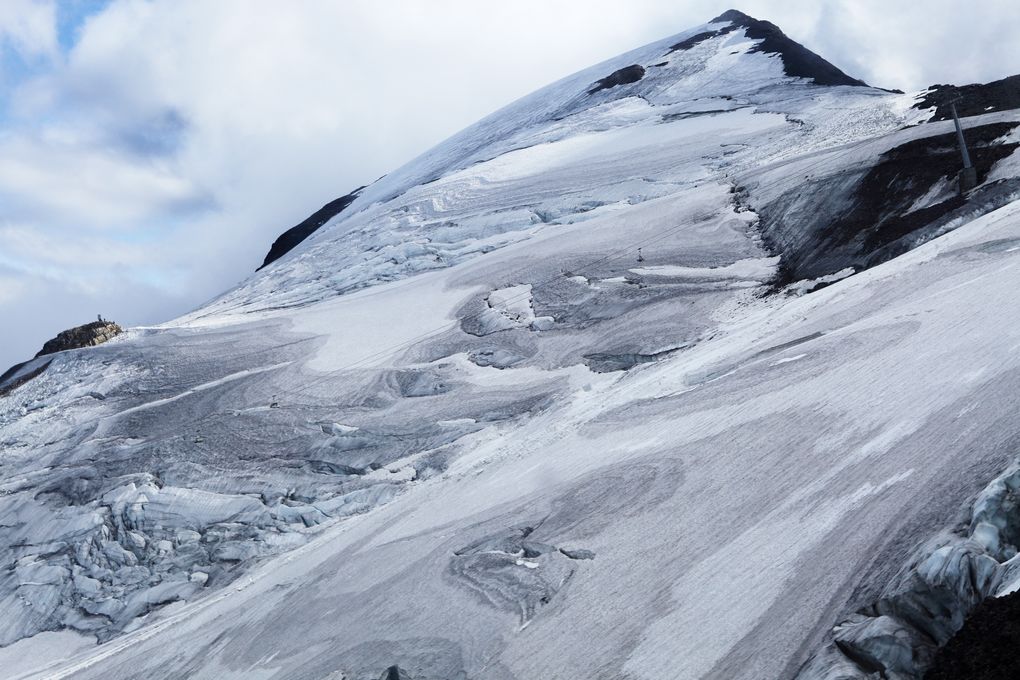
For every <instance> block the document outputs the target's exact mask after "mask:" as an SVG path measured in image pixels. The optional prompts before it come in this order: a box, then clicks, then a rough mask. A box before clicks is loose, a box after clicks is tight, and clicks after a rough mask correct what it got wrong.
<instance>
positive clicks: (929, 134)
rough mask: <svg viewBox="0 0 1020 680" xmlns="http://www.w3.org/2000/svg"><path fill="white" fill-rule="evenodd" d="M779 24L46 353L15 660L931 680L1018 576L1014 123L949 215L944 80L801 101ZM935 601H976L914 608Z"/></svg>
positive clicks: (7, 626) (547, 111) (602, 82)
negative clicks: (146, 319)
mask: <svg viewBox="0 0 1020 680" xmlns="http://www.w3.org/2000/svg"><path fill="white" fill-rule="evenodd" d="M754 22H755V20H751V19H750V18H749V17H746V16H745V15H740V14H739V13H727V14H726V15H723V16H722V17H719V18H718V19H716V20H713V21H712V22H710V23H708V24H705V25H703V26H699V27H695V28H693V29H690V30H689V31H686V32H684V33H681V34H678V35H676V36H672V37H670V38H668V39H665V40H662V41H659V42H656V43H653V44H651V45H648V46H646V47H643V48H640V49H638V50H635V51H633V52H631V53H628V54H625V55H621V56H620V57H618V58H615V59H613V60H610V61H608V62H605V63H603V64H599V65H597V66H594V67H592V68H590V69H587V70H585V71H582V72H580V73H578V74H576V75H574V76H571V77H568V78H566V79H565V80H562V81H560V82H558V83H555V84H553V85H550V86H549V87H547V88H545V89H543V90H540V91H538V92H536V93H535V94H533V95H530V96H529V97H526V98H525V99H523V100H520V101H518V102H516V103H514V104H511V105H510V106H509V107H507V108H505V109H503V110H501V111H498V112H496V113H495V114H493V115H491V116H489V117H488V118H486V119H484V120H482V121H480V122H479V123H478V124H476V125H475V126H473V127H471V128H468V129H467V130H465V131H464V132H462V133H460V134H458V135H456V136H454V137H453V138H451V139H449V140H447V141H446V142H444V143H442V144H440V145H439V146H438V147H436V148H435V149H433V150H431V151H429V152H427V153H426V154H424V155H423V156H421V157H420V158H418V159H415V160H413V161H412V162H411V163H409V164H408V165H406V166H404V167H403V168H400V169H398V170H396V171H394V172H393V173H391V174H389V175H387V176H385V177H383V178H381V179H379V180H377V181H376V182H375V183H373V184H370V185H368V186H366V187H364V188H362V189H360V190H358V191H356V192H354V193H352V194H350V195H348V196H345V197H344V199H343V202H342V208H340V209H339V212H336V213H335V214H333V216H332V217H328V218H327V217H324V218H323V219H320V220H316V221H315V222H314V224H312V223H309V224H311V225H312V226H315V225H318V226H317V227H316V228H314V229H312V230H311V231H310V232H309V234H308V235H307V237H304V236H305V234H304V231H309V229H305V230H304V231H302V234H301V235H302V237H303V240H300V241H298V242H296V243H291V242H288V243H287V244H286V245H287V246H290V249H289V250H288V251H287V252H285V253H284V254H282V255H281V256H279V257H277V258H276V259H273V260H272V261H270V260H269V259H268V258H267V262H266V263H265V264H264V266H263V267H262V268H260V270H259V271H258V272H257V273H255V274H253V275H252V276H251V277H249V278H248V279H246V280H245V281H244V282H242V283H241V284H240V285H239V286H237V287H236V288H234V289H232V290H230V291H227V292H225V293H224V294H222V295H221V296H219V297H217V298H216V299H214V300H212V301H210V302H209V303H207V304H205V305H203V306H202V307H201V308H199V309H197V310H195V311H193V312H191V313H189V314H187V315H185V316H183V317H181V318H179V319H175V320H172V321H169V322H167V323H164V324H160V325H158V326H153V327H144V328H129V329H126V331H125V333H123V334H122V335H120V336H118V337H116V338H114V339H113V340H111V341H110V342H108V343H106V344H103V345H100V346H97V347H94V348H88V349H83V350H74V351H68V352H61V353H58V354H54V355H49V356H45V357H39V358H37V359H34V360H32V361H29V362H26V364H25V365H23V366H22V367H21V368H20V369H18V371H17V372H16V373H15V374H13V375H12V376H11V377H10V378H9V380H10V381H13V380H16V379H17V380H19V383H22V381H21V378H25V377H26V376H29V377H30V379H28V380H25V381H23V383H22V384H19V385H18V386H16V387H13V388H12V389H11V390H10V391H9V393H8V394H6V395H5V396H0V537H2V540H0V556H2V563H3V565H4V567H3V568H2V569H0V611H2V612H3V616H2V617H0V667H3V668H6V669H14V670H8V671H6V672H5V675H7V676H9V677H19V678H135V677H146V678H179V677H205V678H295V679H296V678H309V679H312V678H315V679H321V678H332V679H337V680H338V679H340V678H345V679H348V680H352V679H358V680H361V679H372V680H375V679H377V678H379V677H411V678H414V679H415V680H450V679H453V678H494V679H506V680H510V679H512V678H530V677H551V678H568V677H591V678H628V679H633V680H637V679H638V678H649V679H651V678H683V679H688V678H689V679H692V680H693V679H695V678H727V679H731V680H739V679H746V680H761V679H762V678H794V677H797V678H805V679H807V678H826V679H828V680H836V679H837V678H845V679H850V678H865V677H873V676H870V675H869V674H871V673H876V672H883V673H886V675H885V676H884V677H890V678H919V677H921V675H920V674H921V673H923V671H924V668H925V664H928V663H930V660H931V655H932V654H933V652H934V649H935V642H933V641H932V636H931V635H919V634H918V633H917V631H918V630H922V628H921V627H919V626H924V625H927V626H929V629H930V630H938V631H939V633H938V635H937V636H935V637H939V636H941V638H946V637H948V636H949V635H951V634H952V632H954V631H955V630H956V629H957V628H959V626H960V625H961V624H962V618H963V616H965V614H966V612H967V611H968V609H969V608H970V607H973V606H974V605H975V604H976V603H977V602H978V601H980V599H982V598H984V597H988V596H991V595H994V594H997V593H1004V592H1008V591H1010V590H1015V589H1016V587H1017V583H1018V582H1020V581H1018V577H1020V572H1018V571H1017V569H1018V568H1017V566H1016V564H1017V560H1016V559H1015V555H1016V549H1017V548H1016V543H1017V538H1018V537H1017V535H1016V524H1015V522H1016V521H1017V520H1016V518H1011V517H1010V516H1008V515H1004V514H1003V512H1004V511H1003V510H1002V507H1003V505H1004V504H1003V502H1002V498H1003V495H1004V494H1005V493H1006V491H1003V490H1004V489H1006V490H1015V488H1016V487H1017V482H1016V477H1017V473H1016V472H1015V468H1011V467H1010V466H1011V465H1013V464H1014V463H1015V462H1016V461H1017V460H1018V459H1020V451H1018V450H1017V442H1018V441H1020V440H1018V435H1020V422H1018V420H1017V419H1016V417H1015V403H1016V402H1015V396H1014V395H1016V394H1017V392H1018V388H1020V352H1018V351H1017V349H1018V348H1020V318H1018V317H1020V313H1018V311H1017V306H1016V305H1015V304H1013V297H1014V295H1013V291H1014V290H1015V289H1016V288H1017V286H1016V285H1014V284H1018V283H1020V269H1018V264H1020V200H1018V199H1020V179H1018V178H1020V153H1018V152H1017V150H1016V149H1017V146H1018V145H1020V138H1018V137H1017V136H1016V135H1017V128H1018V127H1020V110H997V111H991V112H988V113H981V114H978V115H972V116H968V117H967V118H966V119H965V123H966V127H967V130H968V132H967V134H968V135H969V136H970V138H971V139H972V140H973V143H974V144H975V150H974V155H975V158H976V159H977V162H978V165H979V170H980V177H981V180H982V182H981V186H979V187H978V188H977V189H976V190H975V191H973V192H971V193H970V194H968V195H967V196H966V197H958V196H957V192H956V190H955V175H954V174H953V171H952V163H950V161H949V160H947V159H949V158H951V157H952V154H954V153H955V149H954V148H953V147H952V145H951V144H950V145H949V146H948V147H946V144H945V142H944V141H943V140H944V139H946V138H947V136H948V135H950V134H951V133H952V132H953V127H952V122H951V121H945V120H935V119H936V118H939V116H936V115H935V113H936V110H937V109H936V107H935V106H929V107H927V108H925V107H919V106H918V102H919V101H921V102H923V101H924V99H923V97H924V95H925V94H926V93H910V94H903V93H898V92H889V91H885V90H881V89H878V88H874V87H871V86H867V85H865V84H864V83H861V82H860V81H856V80H854V79H852V78H850V77H849V76H846V75H845V74H842V76H843V78H845V79H846V80H845V81H844V80H842V79H841V78H840V77H839V76H836V75H833V71H831V70H829V68H828V67H831V68H832V69H835V67H832V66H831V65H827V62H823V64H822V66H825V65H827V67H825V68H822V67H820V66H818V65H817V63H815V62H811V61H810V60H808V61H809V63H815V67H816V68H822V71H820V72H824V73H826V74H829V75H828V76H827V77H828V78H834V79H835V80H834V81H833V82H823V83H820V82H815V81H814V80H812V78H809V77H805V76H803V75H796V74H795V73H794V74H791V73H790V65H789V64H788V63H786V62H785V61H784V53H782V52H781V51H780V52H776V51H769V50H768V49H764V48H763V47H762V46H763V44H765V43H764V41H765V40H768V39H770V38H763V37H762V35H764V34H763V33H762V32H761V30H762V29H761V27H760V26H759V25H758V24H760V22H757V23H754ZM769 35H773V38H771V39H774V34H769ZM798 47H799V46H798ZM801 49H803V48H801ZM796 55H799V58H801V59H802V60H803V59H806V57H804V55H803V54H801V53H800V52H796ZM785 56H786V57H789V55H788V54H787V55H785ZM810 56H811V57H814V55H810ZM814 58H815V59H820V58H818V57H814ZM635 66H637V67H640V68H633V67H635ZM836 71H837V72H838V69H836ZM838 73H840V74H841V73H842V72H838ZM922 166H923V170H922V169H918V168H921V167H922ZM905 173H907V174H905ZM882 182H884V183H885V184H883V185H881V186H879V185H878V184H876V183H882ZM876 186H878V189H875V187H876ZM862 187H864V189H862ZM862 192H864V193H862ZM876 195H877V197H876ZM862 196H863V197H864V198H862ZM865 198H866V199H867V201H870V202H866V205H864V203H865V201H864V199H865ZM337 205H340V204H339V203H338V204H337ZM861 205H864V207H861ZM327 207H328V206H327ZM324 210H325V208H324ZM854 211H857V212H854ZM327 212H328V211H327ZM317 214H319V213H317ZM322 214H323V215H325V214H326V213H322ZM847 215H850V216H855V217H854V219H853V220H851V219H849V218H847V217H846V216H847ZM313 217H314V216H313ZM844 218H845V219H844ZM310 219H311V218H310ZM323 220H324V221H323ZM841 220H842V221H841ZM319 222H321V224H319ZM834 225H839V229H837V228H836V226H834ZM299 226H301V225H299ZM281 238H282V237H281ZM274 248H276V246H274ZM6 384H7V383H4V382H2V381H0V393H2V389H3V388H4V386H5V385H6ZM1010 492H1011V491H1010ZM996 494H998V495H996ZM995 499H999V500H998V501H996V500H995ZM1005 505H1008V504H1005ZM960 564H965V565H969V564H973V565H977V566H974V567H973V570H974V573H979V574H980V575H981V580H980V583H979V586H980V587H979V588H977V589H976V590H979V591H980V592H979V593H976V592H970V591H967V592H966V593H962V594H961V593H959V592H957V591H959V589H960V588H962V587H963V586H960V585H959V583H957V581H954V579H957V580H958V579H959V577H960V574H964V573H966V574H968V575H969V574H970V573H971V572H969V571H967V572H965V571H964V570H962V568H961V567H959V565H960ZM947 565H948V566H947ZM953 565H956V566H953ZM968 568H970V567H968ZM919 582H920V583H922V585H923V587H925V588H926V587H928V586H931V585H932V584H933V583H935V584H936V585H939V584H942V585H944V584H946V583H949V584H950V585H951V586H952V588H951V589H954V588H955V589H956V590H954V593H956V594H957V595H960V597H958V598H956V596H955V595H954V596H953V597H950V596H949V595H945V594H944V593H943V592H942V591H939V594H938V597H936V596H931V597H930V599H929V600H924V601H926V602H928V601H937V602H939V603H940V606H942V605H944V606H945V607H947V610H946V612H947V613H946V615H945V616H944V617H943V618H937V617H935V618H933V617H927V618H925V617H913V618H911V616H909V615H908V613H907V612H908V610H909V609H910V606H912V605H911V604H910V603H915V602H917V601H921V600H923V596H922V595H923V593H922V595H919V594H918V593H919V592H920V591H919V589H918V588H917V587H915V586H916V585H917V583H919ZM975 582H976V581H975V580H974V579H970V580H968V581H967V583H975ZM924 584H927V585H924ZM921 590H923V588H922V589H921ZM924 592H928V591H924ZM953 598H956V599H953ZM904 603H907V604H904ZM907 624H910V625H907ZM914 624H918V625H914ZM97 641H98V642H99V643H100V644H96V643H97ZM939 642H944V639H941V640H939ZM391 669H395V670H391ZM394 673H396V674H397V675H394ZM897 674H898V675H897Z"/></svg>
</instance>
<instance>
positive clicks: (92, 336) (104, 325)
mask: <svg viewBox="0 0 1020 680" xmlns="http://www.w3.org/2000/svg"><path fill="white" fill-rule="evenodd" d="M123 332H124V329H123V328H121V327H120V326H118V325H117V324H115V323H114V322H112V321H102V320H100V321H93V322H91V323H87V324H84V325H81V326H75V327H74V328H69V329H67V330H66V331H60V332H59V333H57V337H55V338H53V339H51V340H47V341H46V343H45V344H44V345H43V348H42V349H41V350H39V353H38V354H36V355H35V356H36V357H41V356H44V355H46V354H56V353H57V352H63V351H64V350H68V349H81V348H82V347H94V346H96V345H101V344H103V343H104V342H107V341H108V340H111V339H113V338H115V337H117V336H118V335H120V334H121V333H123Z"/></svg>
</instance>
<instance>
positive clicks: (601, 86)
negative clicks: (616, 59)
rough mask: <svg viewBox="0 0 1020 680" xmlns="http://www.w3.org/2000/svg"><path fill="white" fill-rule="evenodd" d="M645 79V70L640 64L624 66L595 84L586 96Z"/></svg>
mask: <svg viewBox="0 0 1020 680" xmlns="http://www.w3.org/2000/svg"><path fill="white" fill-rule="evenodd" d="M644 77H645V69H644V67H643V66H641V65H640V64H633V65H631V66H625V67H624V68H621V69H619V70H618V71H613V72H612V73H610V74H609V75H608V76H606V77H605V78H603V79H602V80H600V81H598V82H597V83H595V86H594V87H593V88H591V89H590V90H588V94H595V93H596V92H599V91H601V90H608V89H609V88H611V87H616V86H617V85H629V84H630V83H636V82H637V81H639V80H641V79H642V78H644Z"/></svg>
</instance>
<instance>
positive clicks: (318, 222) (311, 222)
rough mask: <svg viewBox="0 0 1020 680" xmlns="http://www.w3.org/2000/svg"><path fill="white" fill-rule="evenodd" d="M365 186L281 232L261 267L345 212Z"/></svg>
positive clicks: (331, 202) (281, 255)
mask: <svg viewBox="0 0 1020 680" xmlns="http://www.w3.org/2000/svg"><path fill="white" fill-rule="evenodd" d="M364 188H365V187H358V188H357V189H355V190H354V191H352V192H351V193H349V194H347V195H346V196H341V197H340V198H338V199H336V200H333V201H330V202H329V203H327V204H326V205H324V206H322V207H321V208H319V209H318V210H316V211H315V212H314V213H312V214H311V215H309V216H308V218H307V219H305V220H304V221H303V222H300V223H298V224H296V225H294V226H293V227H291V228H290V229H288V230H287V231H285V232H283V233H282V234H280V235H279V236H278V237H277V239H276V240H275V241H273V245H272V246H271V247H270V248H269V252H268V253H267V254H266V259H265V260H263V261H262V264H261V265H260V266H259V269H262V268H263V267H265V266H266V265H268V264H270V263H271V262H275V261H276V260H279V259H280V258H281V257H283V256H284V255H286V254H287V253H289V252H290V251H291V250H293V249H294V247H295V246H297V245H298V244H299V243H301V242H302V241H304V240H305V239H306V238H308V237H309V236H311V235H312V234H314V233H315V232H316V231H317V230H318V229H319V227H321V226H322V225H324V224H325V223H326V222H329V221H330V220H331V219H333V218H334V217H336V216H337V215H339V214H340V213H341V212H343V211H344V210H345V209H346V208H347V206H349V205H350V204H351V203H353V202H354V199H356V198H357V197H358V194H359V193H361V190H362V189H364ZM256 271H258V270H256Z"/></svg>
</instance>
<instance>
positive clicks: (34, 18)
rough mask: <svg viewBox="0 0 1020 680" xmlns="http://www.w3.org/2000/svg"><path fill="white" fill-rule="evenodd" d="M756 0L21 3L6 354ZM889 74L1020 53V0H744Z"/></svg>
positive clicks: (3, 99) (15, 25) (11, 52)
mask: <svg viewBox="0 0 1020 680" xmlns="http://www.w3.org/2000/svg"><path fill="white" fill-rule="evenodd" d="M733 4H734V0H723V1H719V2H717V1H713V0H686V1H677V0H628V2H626V3H620V2H619V0H613V1H612V2H609V1H608V0H559V1H558V0H515V1H514V2H512V3H494V2H479V1H478V0H390V1H389V2H385V1H380V0H321V1H319V0H275V1H269V0H59V1H53V0H0V314H2V317H0V318H2V319H3V326H4V328H5V329H7V330H8V331H9V329H11V328H15V329H17V332H14V333H12V332H6V333H3V334H2V336H0V337H2V338H3V341H2V344H0V371H2V370H3V369H4V368H5V367H6V366H8V365H10V364H13V363H15V362H16V361H20V360H23V359H25V358H28V357H29V356H31V355H32V354H34V353H35V352H36V351H37V350H38V348H39V347H40V346H41V344H42V342H43V341H44V340H45V339H47V338H48V337H51V336H52V335H54V334H55V333H56V332H57V331H59V330H61V329H63V328H66V327H69V326H72V325H76V324H80V323H84V322H86V321H89V320H91V319H94V318H95V316H96V314H98V313H102V314H103V315H104V316H105V317H108V318H113V319H116V320H118V321H120V322H122V323H124V324H129V325H140V324H147V323H154V322H158V321H162V320H166V319H169V318H171V317H173V316H176V315H178V314H180V313H183V312H185V311H187V310H189V309H192V308H194V307H195V306H197V305H198V304H200V303H202V302H203V301H205V300H207V299H208V298H210V297H212V296H214V295H216V294H217V293H219V292H221V291H223V290H224V289H226V288H228V287H230V286H232V285H233V284H235V283H237V282H238V281H240V280H241V279H243V278H244V277H245V276H247V275H248V274H249V273H250V272H251V271H252V270H253V269H254V268H255V267H256V266H257V265H258V264H259V263H261V260H262V257H263V256H264V254H265V252H266V250H267V249H268V247H269V245H270V243H271V242H272V241H273V239H274V238H275V237H276V236H277V235H278V234H279V233H280V232H281V231H283V230H284V229H285V228H287V227H289V226H291V225H293V224H294V223H296V222H298V221H300V220H301V219H303V218H304V217H306V216H307V215H308V214H310V213H311V212H313V211H314V210H315V209H317V208H318V207H319V206H321V205H322V204H323V203H325V202H327V201H329V200H330V199H333V198H335V197H337V196H339V195H342V194H345V193H347V192H348V191H350V190H351V189H353V188H354V187H356V186H359V185H361V184H365V183H367V182H370V181H372V180H374V179H375V178H377V177H378V176H380V175H382V174H384V173H386V172H388V171H390V170H392V169H394V168H395V167H397V166H399V165H401V164H403V163H404V162H406V161H408V160H410V159H411V158H413V157H414V156H416V155H417V154H419V153H421V152H423V151H425V150H426V149H428V148H429V147H430V146H432V145H433V144H435V143H437V142H439V141H441V140H442V139H443V138H445V137H447V136H449V135H451V134H453V133H455V132H457V131H458V130H459V129H461V128H463V127H465V126H466V125H468V124H470V123H472V122H474V121H475V120H477V119H478V118H480V117H481V116H483V115H485V114H487V113H490V112H491V111H493V110H495V109H497V108H499V107H500V106H502V105H504V104H506V103H509V102H510V101H512V100H514V99H516V98H517V97H520V96H522V95H525V94H527V93H528V92H530V91H532V90H534V89H536V88H538V87H540V86H542V85H544V84H546V83H548V82H551V81H553V80H556V79H558V78H560V77H562V76H565V75H568V74H570V73H572V72H574V71H576V70H579V69H581V68H584V67H586V66H589V65H591V64H594V63H596V62H598V61H601V60H603V59H606V58H609V57H612V56H614V55H616V54H619V53H621V52H624V51H626V50H629V49H631V48H633V47H637V46H639V45H641V44H644V43H647V42H651V41H652V40H656V39H659V38H662V37H665V36H667V35H670V34H672V33H677V32H680V31H682V30H684V29H686V28H688V27H691V26H694V25H697V24H700V23H704V22H705V21H707V20H708V19H710V18H712V17H714V16H716V15H718V14H720V13H721V12H722V11H724V10H726V9H728V8H729V7H730V6H733ZM736 6H737V7H738V8H739V9H741V10H743V11H745V12H747V13H749V14H752V15H755V16H757V17H759V18H766V19H769V20H771V21H773V22H775V23H777V24H779V25H780V26H781V27H782V28H783V29H784V30H785V31H786V33H787V34H789V35H790V36H792V37H793V38H795V39H796V40H798V41H800V42H803V43H805V44H806V45H807V46H808V47H810V48H812V49H814V50H815V51H817V52H819V53H821V54H822V55H823V56H825V57H827V58H828V59H829V60H831V61H833V62H835V63H836V64H837V65H838V66H840V67H841V68H843V69H844V70H845V71H847V72H849V73H850V74H852V75H854V76H857V77H862V78H864V79H865V80H867V81H869V82H871V83H873V84H877V85H881V86H885V87H899V88H902V89H905V90H911V89H920V88H923V87H924V86H926V85H928V84H931V83H934V82H957V83H963V82H974V81H987V80H992V79H996V78H1000V77H1003V76H1006V75H1010V74H1013V73H1018V72H1020V47H1018V45H1020V41H1018V40H1017V39H1016V36H1017V35H1020V9H1018V6H1020V3H1016V2H1015V0H973V1H972V2H969V3H960V2H958V1H955V0H954V1H950V0H928V1H927V2H925V3H913V2H910V3H907V2H890V0H838V1H835V2H824V1H822V2H819V0H788V1H786V2H782V1H777V0H742V3H741V4H737V5H736Z"/></svg>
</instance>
